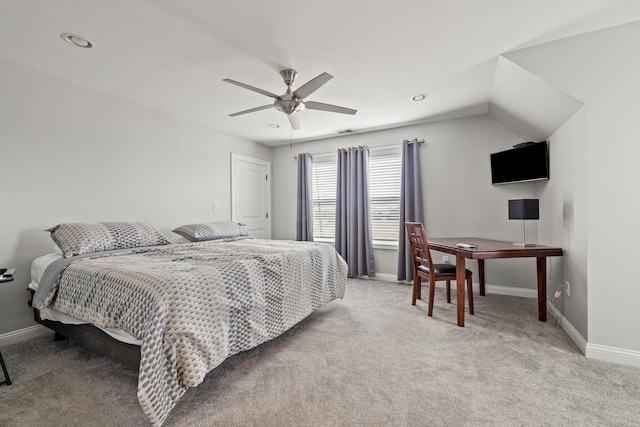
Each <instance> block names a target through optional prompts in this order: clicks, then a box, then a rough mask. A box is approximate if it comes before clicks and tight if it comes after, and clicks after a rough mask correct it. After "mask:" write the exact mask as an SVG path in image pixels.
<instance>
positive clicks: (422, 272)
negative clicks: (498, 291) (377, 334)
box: [404, 222, 473, 316]
mask: <svg viewBox="0 0 640 427" xmlns="http://www.w3.org/2000/svg"><path fill="white" fill-rule="evenodd" d="M404 225H405V227H406V229H407V236H408V238H409V244H410V245H411V256H412V257H413V300H412V302H411V305H416V300H417V299H422V279H427V280H428V281H429V311H428V315H429V316H432V315H433V298H434V295H435V287H436V282H439V281H445V282H446V285H447V302H448V303H450V302H451V280H455V279H456V266H455V265H454V264H434V263H433V261H432V259H431V252H430V251H429V244H428V243H427V235H426V233H425V231H424V226H423V225H422V224H421V223H419V222H405V223H404ZM465 278H466V282H467V296H468V298H469V314H473V280H472V273H471V271H470V270H465ZM457 286H464V284H460V283H459V284H457Z"/></svg>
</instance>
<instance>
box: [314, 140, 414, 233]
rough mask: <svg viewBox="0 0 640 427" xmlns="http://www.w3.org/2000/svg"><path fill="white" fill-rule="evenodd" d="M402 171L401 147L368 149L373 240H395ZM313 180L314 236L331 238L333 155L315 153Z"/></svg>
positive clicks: (335, 170)
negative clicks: (317, 154)
mask: <svg viewBox="0 0 640 427" xmlns="http://www.w3.org/2000/svg"><path fill="white" fill-rule="evenodd" d="M401 173H402V152H401V148H400V147H397V148H396V147H393V148H375V147H374V148H370V149H369V202H370V205H371V210H370V211H371V231H372V234H373V242H374V244H377V245H385V244H387V245H388V244H396V243H397V242H398V232H399V227H400V222H399V221H400V176H401ZM312 181H313V183H312V186H313V238H314V240H319V241H322V240H330V241H333V240H334V237H335V225H336V224H335V216H336V184H337V182H336V181H337V164H336V159H335V156H314V159H313V173H312Z"/></svg>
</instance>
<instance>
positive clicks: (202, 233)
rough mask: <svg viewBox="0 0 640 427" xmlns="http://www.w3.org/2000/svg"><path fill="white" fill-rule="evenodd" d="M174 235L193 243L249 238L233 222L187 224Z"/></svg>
mask: <svg viewBox="0 0 640 427" xmlns="http://www.w3.org/2000/svg"><path fill="white" fill-rule="evenodd" d="M173 232H174V233H176V234H179V235H181V236H182V237H184V238H186V239H189V240H190V241H192V242H200V241H203V240H218V239H228V238H231V237H240V236H248V235H249V234H248V233H247V232H246V231H244V230H243V229H242V228H240V226H239V225H238V224H236V223H235V222H233V221H215V222H208V223H199V224H186V225H181V226H180V227H178V228H176V229H174V230H173Z"/></svg>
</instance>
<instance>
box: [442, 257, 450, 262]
mask: <svg viewBox="0 0 640 427" xmlns="http://www.w3.org/2000/svg"><path fill="white" fill-rule="evenodd" d="M442 263H443V264H449V257H448V256H447V255H445V256H443V257H442Z"/></svg>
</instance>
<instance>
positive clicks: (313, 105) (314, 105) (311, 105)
mask: <svg viewBox="0 0 640 427" xmlns="http://www.w3.org/2000/svg"><path fill="white" fill-rule="evenodd" d="M304 107H305V108H306V109H308V110H322V111H330V112H332V113H342V114H355V113H357V112H358V110H354V109H352V108H345V107H339V106H337V105H331V104H323V103H322V102H315V101H305V103H304Z"/></svg>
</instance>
